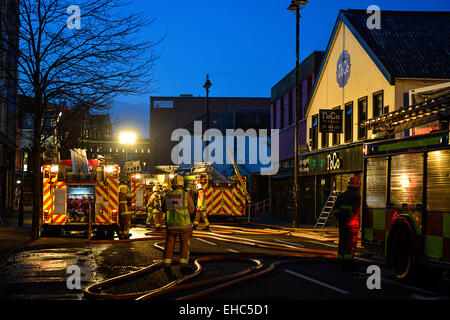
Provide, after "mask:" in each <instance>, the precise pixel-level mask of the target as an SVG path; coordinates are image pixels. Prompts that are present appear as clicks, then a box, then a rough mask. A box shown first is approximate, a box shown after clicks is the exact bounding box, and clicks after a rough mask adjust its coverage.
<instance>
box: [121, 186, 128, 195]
mask: <svg viewBox="0 0 450 320" xmlns="http://www.w3.org/2000/svg"><path fill="white" fill-rule="evenodd" d="M119 192H124V193H128V186H126V185H124V184H123V185H121V186H120V187H119Z"/></svg>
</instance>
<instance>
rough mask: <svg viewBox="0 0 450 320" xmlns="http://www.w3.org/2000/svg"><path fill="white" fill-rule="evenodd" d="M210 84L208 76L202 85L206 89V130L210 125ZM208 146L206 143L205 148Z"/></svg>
mask: <svg viewBox="0 0 450 320" xmlns="http://www.w3.org/2000/svg"><path fill="white" fill-rule="evenodd" d="M211 86H212V83H211V81H209V74H207V75H206V81H205V84H204V85H203V88H205V89H206V129H205V131H206V130H208V129H209V126H210V123H209V88H211ZM207 145H208V142H206V146H207ZM208 152H209V151H208ZM208 152H206V159H205V161H206V162H208Z"/></svg>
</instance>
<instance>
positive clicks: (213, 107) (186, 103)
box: [150, 95, 270, 167]
mask: <svg viewBox="0 0 450 320" xmlns="http://www.w3.org/2000/svg"><path fill="white" fill-rule="evenodd" d="M235 110H270V98H226V97H225V98H222V97H209V111H210V114H213V113H222V114H227V113H232V112H233V111H235ZM205 113H206V98H205V97H193V96H192V95H181V96H179V97H158V96H153V97H150V166H151V167H153V166H155V165H169V164H173V162H172V159H171V152H172V149H173V147H174V146H175V145H176V144H177V141H171V136H172V133H173V131H174V130H176V129H182V128H185V127H186V126H187V125H188V124H189V123H192V122H193V121H194V120H195V119H199V118H200V117H202V116H203V115H204V114H205ZM213 121H219V122H220V121H221V119H216V120H212V121H210V125H211V128H212V127H214V126H215V125H216V124H215V123H213Z"/></svg>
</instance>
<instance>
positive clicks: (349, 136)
mask: <svg viewBox="0 0 450 320" xmlns="http://www.w3.org/2000/svg"><path fill="white" fill-rule="evenodd" d="M344 118H345V129H344V139H345V142H349V141H352V140H353V102H349V103H347V104H345V115H344Z"/></svg>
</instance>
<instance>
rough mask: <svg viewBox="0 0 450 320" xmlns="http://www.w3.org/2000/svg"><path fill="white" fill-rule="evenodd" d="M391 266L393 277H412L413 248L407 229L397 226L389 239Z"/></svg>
mask: <svg viewBox="0 0 450 320" xmlns="http://www.w3.org/2000/svg"><path fill="white" fill-rule="evenodd" d="M391 241H392V242H391V250H390V254H391V256H390V258H391V267H392V272H393V273H394V276H395V278H397V279H398V280H405V281H406V280H410V279H411V278H412V277H413V274H414V270H415V266H414V250H413V244H412V242H411V238H410V235H409V231H408V230H406V228H399V229H397V230H396V231H395V233H394V234H393V235H392V240H391Z"/></svg>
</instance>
